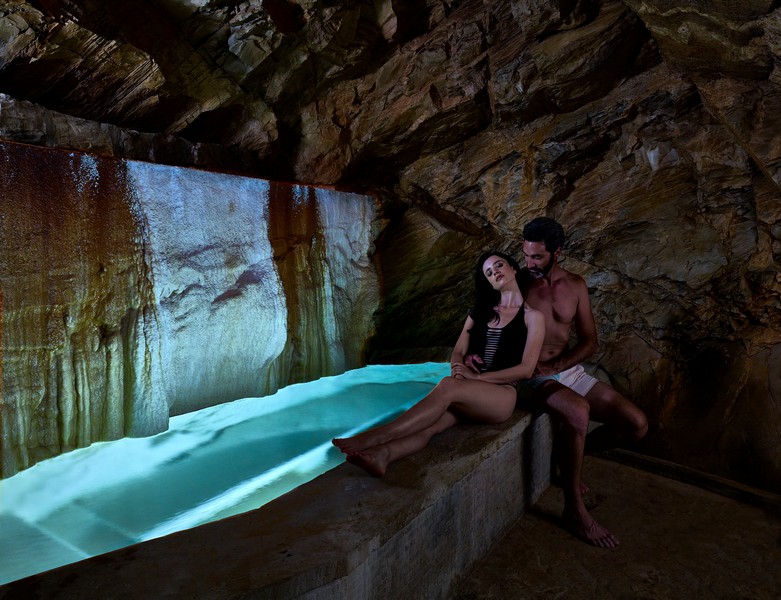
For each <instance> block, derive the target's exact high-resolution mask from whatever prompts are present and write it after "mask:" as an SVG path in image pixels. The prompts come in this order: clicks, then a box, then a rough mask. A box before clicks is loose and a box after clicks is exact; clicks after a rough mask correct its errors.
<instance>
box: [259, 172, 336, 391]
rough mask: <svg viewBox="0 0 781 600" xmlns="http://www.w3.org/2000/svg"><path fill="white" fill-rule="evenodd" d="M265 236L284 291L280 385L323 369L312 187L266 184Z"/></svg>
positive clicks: (320, 244) (318, 236)
mask: <svg viewBox="0 0 781 600" xmlns="http://www.w3.org/2000/svg"><path fill="white" fill-rule="evenodd" d="M269 239H270V241H271V246H272V248H273V250H274V260H275V262H276V264H277V268H278V269H279V276H280V279H281V280H282V287H283V289H284V292H285V298H286V305H287V318H288V341H287V344H286V347H285V350H284V351H283V353H282V355H281V356H280V357H279V358H278V359H277V365H276V366H277V369H276V371H277V377H278V378H279V381H278V383H279V384H280V385H287V384H289V383H295V382H300V381H307V380H309V379H312V378H313V377H319V376H321V375H323V374H325V373H326V372H327V367H328V365H327V364H326V363H327V348H324V345H325V343H326V341H325V338H324V334H323V326H322V316H321V312H320V311H321V307H322V290H323V284H324V282H323V272H322V268H323V266H322V265H323V264H324V240H323V232H322V227H321V225H320V222H319V218H318V214H317V200H316V195H315V191H314V190H313V189H311V188H308V189H304V188H294V187H293V186H290V185H287V184H283V183H273V182H272V183H271V184H270V189H269Z"/></svg>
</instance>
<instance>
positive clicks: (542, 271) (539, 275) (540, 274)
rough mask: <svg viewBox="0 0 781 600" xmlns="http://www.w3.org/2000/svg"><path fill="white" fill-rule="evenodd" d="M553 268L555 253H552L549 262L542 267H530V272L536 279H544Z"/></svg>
mask: <svg viewBox="0 0 781 600" xmlns="http://www.w3.org/2000/svg"><path fill="white" fill-rule="evenodd" d="M552 269H553V255H551V257H550V258H549V259H548V264H547V265H545V266H544V267H543V268H542V269H532V268H529V274H530V275H531V276H532V277H533V278H534V279H542V278H543V277H545V276H546V275H547V274H548V273H550V272H551V270H552Z"/></svg>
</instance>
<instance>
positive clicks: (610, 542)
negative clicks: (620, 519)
mask: <svg viewBox="0 0 781 600" xmlns="http://www.w3.org/2000/svg"><path fill="white" fill-rule="evenodd" d="M563 518H564V524H565V527H566V528H567V529H568V530H569V531H570V532H571V533H572V534H573V535H574V536H575V537H577V538H578V539H580V540H582V541H584V542H586V543H587V544H590V545H592V546H596V547H597V548H616V547H617V546H618V544H619V542H618V538H616V537H615V536H614V535H613V534H612V533H610V532H609V531H608V530H607V529H605V528H604V527H603V526H602V525H600V524H599V523H597V522H596V520H595V519H594V517H592V516H591V515H589V514H588V513H586V515H585V517H584V518H577V517H567V516H564V517H563Z"/></svg>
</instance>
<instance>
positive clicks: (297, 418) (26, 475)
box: [0, 363, 450, 583]
mask: <svg viewBox="0 0 781 600" xmlns="http://www.w3.org/2000/svg"><path fill="white" fill-rule="evenodd" d="M449 373H450V367H449V365H448V364H447V363H425V364H419V365H403V366H394V365H373V366H369V367H364V368H362V369H356V370H353V371H348V372H347V373H344V374H342V375H339V376H336V377H324V378H322V379H319V380H317V381H313V382H309V383H304V384H296V385H291V386H288V387H286V388H284V389H282V390H280V391H279V392H277V393H276V394H274V395H273V396H268V397H265V398H245V399H243V400H237V401H235V402H231V403H228V404H221V405H219V406H214V407H210V408H206V409H203V410H200V411H197V412H193V413H189V414H185V415H180V416H177V417H173V418H172V419H171V422H170V429H169V430H168V431H166V432H164V433H160V434H158V435H155V436H152V437H147V438H124V439H121V440H117V441H114V442H104V443H98V444H93V445H92V446H90V447H88V448H83V449H81V450H75V451H73V452H69V453H67V454H64V455H62V456H58V457H56V458H52V459H49V460H47V461H44V462H41V463H39V464H37V465H35V466H33V467H31V468H29V469H27V470H25V471H22V472H21V473H18V474H17V475H14V476H13V477H10V478H8V479H5V480H3V481H0V583H7V582H9V581H14V580H16V579H20V578H22V577H26V576H28V575H33V574H35V573H39V572H42V571H46V570H49V569H52V568H55V567H58V566H61V565H64V564H68V563H71V562H75V561H78V560H81V559H84V558H88V557H90V556H95V555H97V554H102V553H105V552H109V551H111V550H115V549H117V548H122V547H124V546H129V545H131V544H135V543H137V542H140V541H144V540H148V539H152V538H155V537H160V536H164V535H167V534H169V533H173V532H175V531H181V530H183V529H188V528H191V527H195V526H197V525H201V524H203V523H207V522H209V521H216V520H218V519H222V518H225V517H228V516H231V515H235V514H238V513H242V512H246V511H248V510H252V509H254V508H257V507H259V506H262V505H263V504H265V503H267V502H269V501H270V500H273V499H274V498H276V497H277V496H279V495H281V494H284V493H285V492H287V491H289V490H291V489H293V488H295V487H297V486H299V485H301V484H302V483H305V482H307V481H309V480H311V479H313V478H314V477H316V476H317V475H319V474H321V473H324V472H325V471H327V470H329V469H331V468H333V467H334V466H336V465H338V464H339V463H341V462H343V460H344V458H343V456H342V455H341V454H340V453H339V452H338V451H337V450H336V449H335V448H333V446H332V445H331V438H333V437H343V436H346V435H351V434H352V433H355V432H358V431H361V430H363V429H366V428H367V427H370V426H371V425H374V424H376V423H379V422H381V421H383V420H386V419H388V418H390V417H392V416H393V415H395V414H397V413H398V412H400V411H402V410H404V409H406V408H408V407H409V406H411V405H412V404H414V403H415V402H417V401H418V400H420V399H421V398H422V397H423V396H424V395H425V394H427V393H428V392H429V391H430V390H431V388H432V387H433V386H434V385H435V384H436V383H437V382H438V381H439V380H440V379H442V378H443V377H445V376H446V375H448V374H449Z"/></svg>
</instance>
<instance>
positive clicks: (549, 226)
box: [523, 217, 564, 253]
mask: <svg viewBox="0 0 781 600" xmlns="http://www.w3.org/2000/svg"><path fill="white" fill-rule="evenodd" d="M523 239H524V240H526V241H527V242H545V249H546V250H547V251H548V252H550V253H553V252H556V250H558V249H559V248H561V247H562V246H563V245H564V228H563V227H562V226H561V225H559V224H558V223H557V222H556V221H554V220H553V219H551V218H550V217H537V218H536V219H532V220H531V221H529V222H528V223H527V224H526V227H524V228H523Z"/></svg>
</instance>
